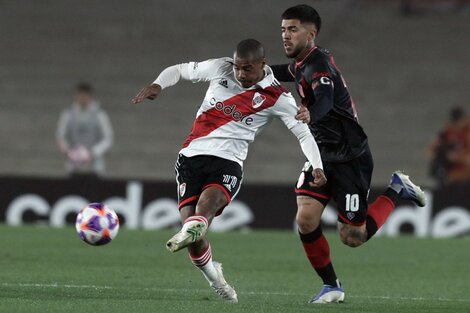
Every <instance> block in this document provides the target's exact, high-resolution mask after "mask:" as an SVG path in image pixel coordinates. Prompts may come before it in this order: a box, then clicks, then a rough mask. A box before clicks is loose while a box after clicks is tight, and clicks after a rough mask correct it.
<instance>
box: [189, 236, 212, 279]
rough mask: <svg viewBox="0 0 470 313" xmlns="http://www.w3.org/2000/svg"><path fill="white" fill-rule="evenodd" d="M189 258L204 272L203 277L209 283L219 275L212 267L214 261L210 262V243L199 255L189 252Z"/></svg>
mask: <svg viewBox="0 0 470 313" xmlns="http://www.w3.org/2000/svg"><path fill="white" fill-rule="evenodd" d="M189 257H190V258H191V262H192V263H193V264H194V266H196V267H197V268H199V269H200V270H201V272H202V273H203V274H204V277H205V278H206V279H207V281H208V282H209V283H213V282H215V281H216V280H217V279H218V277H219V275H218V273H217V270H216V269H215V267H214V263H212V252H211V245H210V244H209V245H208V246H207V250H206V251H204V252H203V253H201V254H199V255H192V254H191V253H190V254H189Z"/></svg>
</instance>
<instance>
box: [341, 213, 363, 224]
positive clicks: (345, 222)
mask: <svg viewBox="0 0 470 313" xmlns="http://www.w3.org/2000/svg"><path fill="white" fill-rule="evenodd" d="M338 217H339V218H340V219H341V223H344V224H349V225H353V226H362V225H364V224H365V223H366V221H364V222H361V223H354V222H351V221H350V220H348V219H347V218H345V217H343V216H342V215H341V214H340V213H338Z"/></svg>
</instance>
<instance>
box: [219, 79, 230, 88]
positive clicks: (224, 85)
mask: <svg viewBox="0 0 470 313" xmlns="http://www.w3.org/2000/svg"><path fill="white" fill-rule="evenodd" d="M219 85H220V86H222V87H225V88H228V81H227V80H226V79H225V78H222V79H220V80H219Z"/></svg>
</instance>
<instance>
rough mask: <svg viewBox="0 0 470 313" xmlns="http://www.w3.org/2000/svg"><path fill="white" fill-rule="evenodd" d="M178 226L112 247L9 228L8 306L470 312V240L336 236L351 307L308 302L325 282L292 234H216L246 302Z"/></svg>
mask: <svg viewBox="0 0 470 313" xmlns="http://www.w3.org/2000/svg"><path fill="white" fill-rule="evenodd" d="M171 235H172V232H170V231H158V232H157V231H130V230H126V229H122V230H121V231H120V233H119V235H118V237H117V238H116V239H115V241H114V242H112V243H111V244H109V245H108V246H103V247H92V246H88V245H86V244H85V243H83V242H81V241H80V239H79V238H78V236H77V235H76V234H75V230H74V229H73V228H65V229H53V228H47V227H18V228H13V227H6V226H0V312H2V313H5V312H70V313H72V312H204V313H211V312H250V313H256V312H267V313H271V312H282V313H288V312H296V313H298V312H348V313H351V312H374V313H376V312H379V313H386V312H393V313H399V312H413V313H416V312H426V313H431V312H444V313H447V312H453V313H454V312H462V313H463V312H470V296H469V293H470V240H469V239H468V238H457V239H441V240H436V239H416V238H412V237H399V238H380V237H379V238H374V239H373V240H371V242H369V243H367V244H366V245H364V246H363V247H360V248H355V249H352V248H349V247H346V246H343V245H342V244H341V243H340V241H339V239H338V237H337V236H336V235H335V234H333V233H331V234H328V238H329V241H330V246H331V252H332V259H333V261H334V265H335V267H336V271H337V274H338V275H339V277H340V279H341V280H342V282H343V285H344V287H345V289H346V301H345V303H342V304H332V305H315V306H312V305H309V304H307V303H306V302H307V300H308V299H309V298H310V297H311V296H312V295H313V294H314V293H316V292H317V291H318V290H319V288H320V287H321V282H320V280H319V279H318V278H317V277H316V275H315V274H314V272H313V271H312V270H311V268H310V266H309V264H308V261H307V259H306V258H305V256H304V254H303V250H302V248H301V245H300V242H299V240H298V238H297V236H296V234H294V233H293V232H289V231H284V232H280V231H270V232H247V233H239V232H233V233H223V234H215V233H212V234H210V235H209V238H210V239H211V241H212V250H213V255H214V259H215V260H218V261H220V262H222V263H223V264H224V272H225V277H226V279H227V281H228V282H229V283H231V284H232V285H234V286H235V288H236V290H237V292H238V297H239V303H238V304H236V305H233V304H229V303H225V302H223V301H222V300H220V299H219V298H218V297H217V295H216V294H215V293H214V292H213V291H212V290H211V289H210V288H209V287H208V284H207V283H206V281H205V279H204V278H203V276H202V275H201V273H200V272H199V271H198V270H197V269H195V268H194V267H193V266H192V265H191V263H190V262H189V259H188V256H187V253H186V251H180V252H177V253H175V254H171V253H169V252H168V251H166V249H165V247H164V243H165V241H166V240H167V239H168V238H169V237H170V236H171Z"/></svg>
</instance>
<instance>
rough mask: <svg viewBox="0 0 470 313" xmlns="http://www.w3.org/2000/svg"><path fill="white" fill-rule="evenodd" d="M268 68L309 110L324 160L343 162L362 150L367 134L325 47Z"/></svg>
mask: <svg viewBox="0 0 470 313" xmlns="http://www.w3.org/2000/svg"><path fill="white" fill-rule="evenodd" d="M271 68H272V70H273V73H274V76H275V77H276V78H277V79H278V80H279V81H289V82H295V85H296V88H297V92H298V93H299V95H300V97H301V99H302V103H303V104H304V105H306V106H307V108H308V109H309V112H310V119H311V122H310V125H309V126H310V130H311V131H312V134H313V135H314V137H315V139H316V141H317V144H318V146H319V148H320V152H321V155H322V159H323V160H324V161H329V162H345V161H349V160H352V159H354V158H356V157H358V156H360V155H361V154H362V153H364V151H366V149H367V135H366V134H365V132H364V130H363V129H362V127H361V126H360V125H359V123H358V120H357V113H356V109H355V105H354V102H353V100H352V99H351V96H350V95H349V91H348V88H347V86H346V83H345V81H344V79H343V77H342V76H341V73H340V71H339V70H338V68H337V67H336V65H335V63H334V60H333V57H332V56H331V54H330V53H329V51H328V50H326V49H323V48H320V47H317V46H315V47H313V48H312V49H311V50H310V52H309V54H308V55H307V56H306V57H305V58H304V60H302V61H300V62H296V61H295V60H294V61H293V62H292V63H290V64H282V65H273V66H271Z"/></svg>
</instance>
